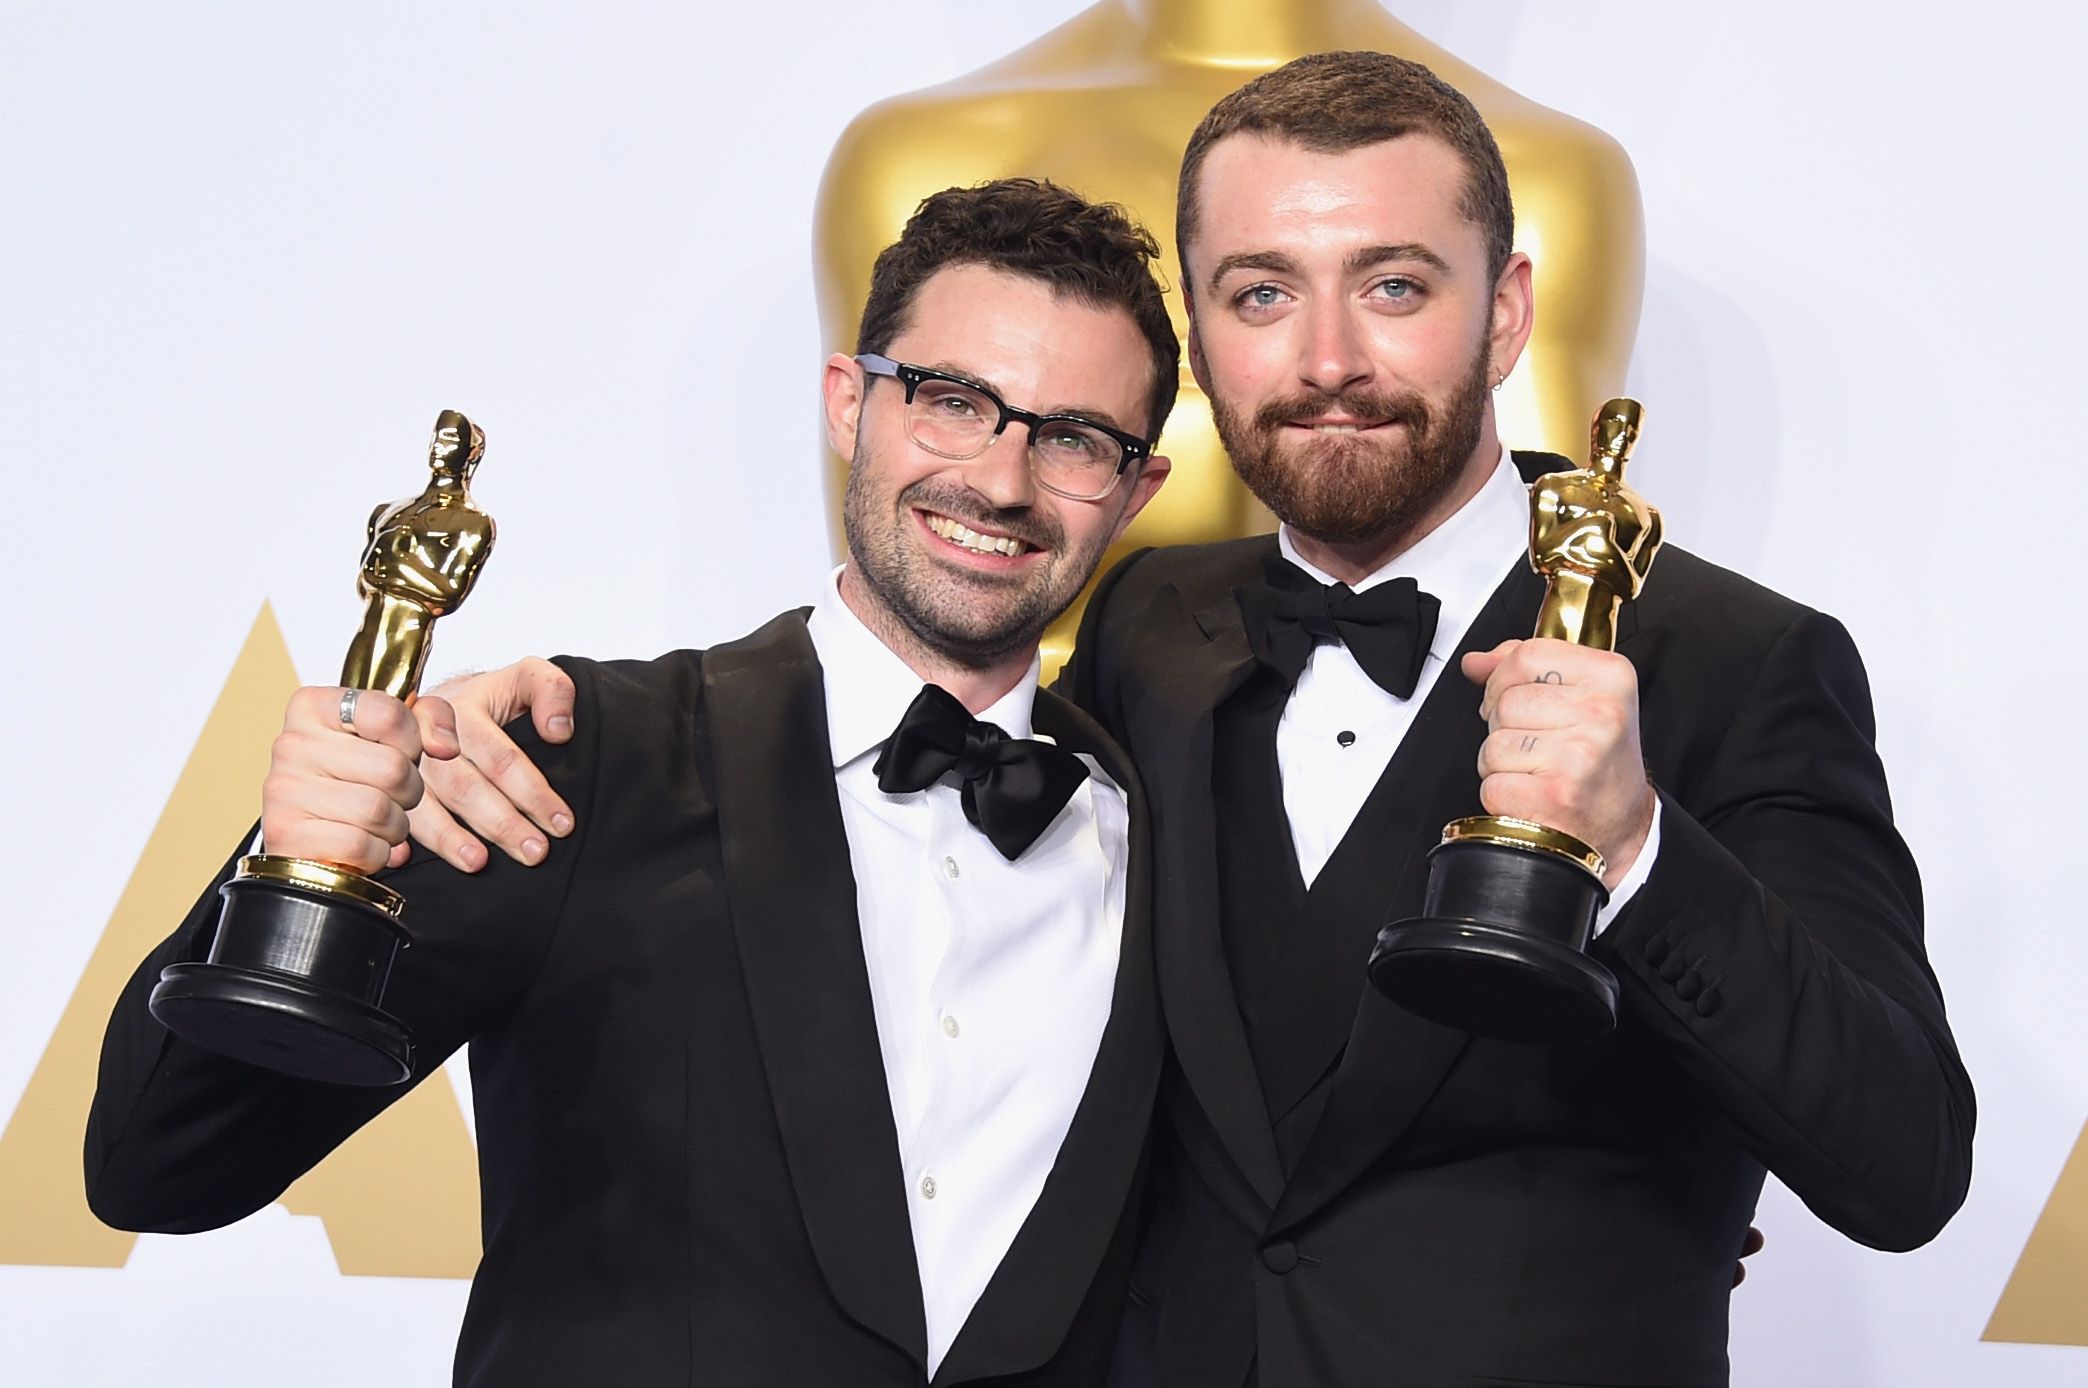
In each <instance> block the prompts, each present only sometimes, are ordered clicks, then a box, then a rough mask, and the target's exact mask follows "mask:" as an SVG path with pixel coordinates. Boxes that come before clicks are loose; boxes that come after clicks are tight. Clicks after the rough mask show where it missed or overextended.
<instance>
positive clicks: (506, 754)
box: [481, 739, 522, 778]
mask: <svg viewBox="0 0 2088 1388" xmlns="http://www.w3.org/2000/svg"><path fill="white" fill-rule="evenodd" d="M521 760H522V749H521V748H519V747H517V746H516V745H515V744H514V743H512V742H509V741H507V740H505V739H503V740H502V741H501V743H500V745H499V746H497V747H491V748H488V749H487V751H486V755H485V756H484V757H483V758H482V759H481V764H482V765H483V766H484V768H485V771H486V774H487V775H489V776H492V777H495V778H499V777H502V776H505V775H507V774H508V772H510V771H513V770H514V769H515V765H516V763H517V762H519V761H521Z"/></svg>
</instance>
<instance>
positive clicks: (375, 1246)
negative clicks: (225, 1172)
mask: <svg viewBox="0 0 2088 1388" xmlns="http://www.w3.org/2000/svg"><path fill="white" fill-rule="evenodd" d="M297 684H298V680H297V672H296V669H295V668H294V667H293V666H292V665H291V662H290V652H289V649H288V648H287V647H286V646H285V645H284V643H283V633H282V630H281V629H280V628H279V627H278V626H277V625H276V619H275V613H274V612H273V611H272V610H271V609H270V608H269V606H268V604H266V603H263V604H262V606H261V611H260V613H259V614H258V615H257V616H256V617H255V618H254V625H253V628H252V630H250V631H249V632H248V633H247V639H246V644H245V645H244V646H243V647H242V648H241V650H240V652H239V657H238V659H236V660H235V661H234V662H233V664H232V672H231V674H230V675H228V676H227V677H226V679H225V687H224V689H223V691H222V692H220V693H219V695H218V699H217V703H216V705H215V706H214V707H213V708H212V709H211V711H210V716H209V718H208V719H207V720H206V721H205V723H204V725H203V732H202V735H201V736H200V737H198V738H197V739H196V746H195V750H194V751H193V752H191V753H190V754H189V759H188V764H187V765H186V766H184V767H183V768H182V771H181V776H180V778H179V779H178V780H176V782H175V783H174V791H173V794H171V795H170V796H168V798H167V806H166V808H165V809H164V810H162V811H161V812H160V817H159V822H158V824H156V825H154V826H153V830H152V835H151V837H150V838H148V839H147V840H146V843H145V849H144V852H143V853H142V854H141V855H140V856H139V858H138V864H137V866H136V867H135V868H134V869H132V872H131V878H130V882H129V883H128V884H127V885H126V886H125V887H124V889H123V895H122V896H121V897H120V898H118V900H117V902H116V910H115V913H114V914H113V915H112V916H110V918H109V923H108V925H107V927H105V928H104V929H103V931H102V937H101V940H100V942H99V943H98V944H97V945H96V946H95V948H94V954H93V956H92V957H91V958H90V959H89V960H88V961H87V968H86V971H85V972H84V973H83V974H81V976H80V981H79V984H78V985H77V986H76V987H75V988H74V989H73V995H72V998H71V1000H70V1001H69V1002H67V1004H66V1006H65V1011H64V1013H63V1015H62V1016H61V1017H60V1018H59V1021H58V1029H57V1031H56V1032H55V1033H53V1034H52V1037H51V1042H50V1044H49V1045H48V1046H47V1047H45V1049H44V1053H43V1056H42V1058H41V1059H40V1060H39V1061H38V1062H37V1066H36V1071H35V1073H34V1074H32V1075H31V1076H30V1078H29V1087H28V1088H27V1090H25V1091H24V1092H23V1095H22V1102H21V1104H20V1105H19V1106H18V1107H17V1108H16V1109H15V1111H14V1115H13V1117H12V1118H11V1119H10V1120H9V1122H8V1124H7V1128H6V1131H5V1132H4V1133H0V1263H32V1264H44V1265H51V1266H58V1267H121V1266H123V1264H124V1263H125V1261H127V1260H128V1259H129V1257H130V1252H131V1248H132V1247H133V1245H135V1244H136V1243H137V1238H138V1236H137V1235H135V1234H128V1233H123V1232H121V1231H118V1230H115V1229H111V1228H108V1227H107V1226H106V1225H103V1224H102V1223H101V1222H100V1221H99V1220H97V1219H95V1217H94V1216H93V1214H91V1213H90V1212H89V1211H88V1209H87V1197H86V1192H85V1189H84V1187H83V1182H82V1177H81V1173H80V1141H81V1136H82V1134H84V1133H85V1132H86V1129H87V1104H88V1100H89V1098H90V1097H91V1096H92V1095H93V1093H94V1079H95V1067H96V1063H97V1061H98V1060H99V1057H100V1054H101V1034H102V1026H103V1024H104V1023H105V1022H106V1021H107V1020H108V1016H109V1009H110V1008H111V1007H113V1006H114V1005H115V1002H116V995H117V994H118V993H119V992H121V991H122V989H123V984H124V981H125V980H126V979H128V978H129V977H130V975H131V972H132V971H133V970H134V969H136V968H137V965H138V961H139V960H140V959H143V958H144V957H145V955H146V954H147V953H149V952H150V951H151V949H152V947H153V946H154V945H155V944H157V943H158V942H159V941H160V940H161V939H162V938H164V937H165V935H166V933H167V931H169V930H170V929H172V928H173V926H174V923H175V922H176V921H178V920H180V919H181V918H182V916H183V915H185V914H187V911H188V908H189V905H190V903H192V902H193V901H194V900H195V897H196V893H197V891H199V890H200V889H201V887H202V886H203V884H204V883H205V882H207V881H208V880H209V877H210V874H211V873H212V872H214V871H215V870H216V868H217V865H218V864H219V863H221V862H223V861H224V859H225V855H226V854H227V853H228V852H230V850H231V847H232V845H233V844H235V843H236V842H237V841H238V838H239V836H240V835H241V834H242V833H244V832H246V830H247V827H248V826H249V825H250V824H252V822H253V817H254V805H255V799H256V796H257V794H258V788H259V786H260V784H261V781H262V777H263V776H264V775H265V774H266V772H267V769H268V748H269V744H270V742H271V741H273V740H274V737H275V733H276V729H277V728H279V727H280V726H281V725H282V721H283V705H284V704H285V703H286V702H287V701H288V700H289V697H290V693H291V691H292V690H293V689H295V688H296V687H297ZM282 1203H283V1205H284V1207H285V1208H287V1209H289V1210H290V1211H291V1212H292V1213H293V1214H305V1215H316V1216H318V1218H319V1219H320V1220H321V1221H322V1222H323V1223H324V1224H325V1226H326V1233H327V1238H328V1239H329V1241H330V1242H331V1243H332V1245H333V1251H334V1259H335V1261H336V1262H338V1263H339V1264H340V1268H341V1271H342V1272H344V1273H347V1274H349V1275H351V1276H359V1277H469V1276H471V1273H472V1269H473V1268H474V1267H476V1266H477V1264H478V1251H479V1232H478V1175H477V1157H476V1154H475V1152H474V1150H473V1148H472V1144H471V1134H470V1132H469V1131H468V1130H467V1129H466V1128H465V1125H464V1114H463V1111H462V1109H460V1108H459V1106H458V1104H457V1096H456V1091H455V1090H453V1089H452V1088H451V1087H450V1086H449V1085H448V1084H446V1083H444V1082H442V1081H440V1080H436V1079H431V1080H430V1081H429V1082H427V1083H424V1084H422V1085H420V1086H419V1087H418V1088H416V1089H415V1090H413V1092H412V1093H410V1094H408V1095H406V1096H405V1097H404V1098H403V1099H401V1100H400V1101H399V1102H398V1103H396V1104H394V1105H392V1107H391V1108H389V1109H387V1110H385V1112H384V1113H383V1114H382V1115H381V1116H379V1117H378V1118H377V1119H376V1120H375V1121H374V1122H372V1123H370V1124H369V1125H368V1126H366V1127H365V1128H363V1130H362V1131H361V1132H359V1133H357V1134H356V1135H355V1136H354V1137H352V1138H350V1139H349V1140H348V1141H347V1142H345V1143H343V1144H342V1145H341V1146H340V1148H339V1149H338V1150H336V1151H335V1152H334V1153H333V1155H332V1156H330V1157H328V1158H327V1159H326V1160H325V1161H323V1162H321V1163H320V1164H319V1165H318V1166H317V1167H314V1168H313V1169H312V1170H311V1171H310V1172H309V1173H307V1174H306V1175H305V1177H304V1178H303V1179H302V1180H300V1181H298V1182H297V1184H295V1185H293V1186H292V1187H290V1189H289V1190H288V1191H286V1192H284V1194H283V1200H282Z"/></svg>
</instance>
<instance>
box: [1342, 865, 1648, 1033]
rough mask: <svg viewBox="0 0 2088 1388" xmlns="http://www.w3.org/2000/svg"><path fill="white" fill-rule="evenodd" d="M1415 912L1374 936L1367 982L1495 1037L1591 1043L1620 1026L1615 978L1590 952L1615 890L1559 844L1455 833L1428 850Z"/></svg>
mask: <svg viewBox="0 0 2088 1388" xmlns="http://www.w3.org/2000/svg"><path fill="white" fill-rule="evenodd" d="M1428 865H1429V873H1428V894H1427V897H1426V898H1425V900H1424V902H1423V904H1422V908H1421V909H1422V914H1421V915H1420V916H1418V917H1415V918H1412V919H1409V920H1402V921H1394V922H1393V923H1392V924H1391V925H1388V926H1386V927H1385V928H1384V930H1382V931H1380V932H1379V934H1378V942H1377V948H1376V949H1375V950H1373V951H1372V952H1371V955H1370V981H1371V983H1372V984H1373V985H1375V986H1376V988H1377V990H1378V992H1380V993H1382V994H1383V995H1384V996H1385V997H1387V998H1389V999H1390V1000H1391V1001H1393V1002H1395V1003H1397V1004H1399V1005H1400V1006H1401V1007H1404V1008H1406V1009H1407V1010H1408V1011H1409V1012H1413V1013H1415V1014H1416V1015H1418V1016H1421V1017H1424V1018H1426V1019H1428V1020H1429V1021H1431V1022H1437V1023H1440V1024H1442V1025H1443V1026H1448V1027H1456V1028H1457V1029H1458V1030H1460V1031H1469V1032H1471V1033H1473V1034H1474V1035H1477V1036H1484V1037H1490V1038H1492V1039H1494V1040H1497V1041H1531V1042H1563V1041H1593V1040H1597V1039H1599V1038H1601V1037H1603V1036H1606V1035H1608V1034H1609V1032H1610V1031H1611V1030H1612V1029H1613V1028H1615V1026H1616V1024H1617V980H1616V977H1615V976H1614V975H1613V974H1611V973H1610V971H1609V970H1608V969H1606V968H1604V967H1603V966H1602V965H1601V964H1600V963H1599V962H1597V961H1596V960H1593V959H1590V958H1589V957H1588V956H1587V954H1586V953H1585V952H1584V951H1585V950H1586V948H1587V943H1588V938H1589V936H1590V935H1591V934H1592V933H1593V931H1594V928H1595V914H1596V912H1597V911H1599V910H1601V909H1602V904H1603V903H1604V902H1606V901H1607V900H1609V892H1608V891H1607V890H1606V889H1604V887H1603V885H1602V880H1601V879H1600V878H1599V877H1597V876H1596V875H1595V874H1594V873H1592V872H1590V871H1589V870H1588V869H1587V868H1586V867H1584V866H1583V865H1581V864H1580V863H1578V862H1576V861H1574V860H1573V859H1571V858H1568V857H1565V856H1563V855H1560V854H1556V853H1549V852H1543V851H1538V850H1533V849H1530V848H1528V847H1524V846H1519V845H1515V844H1509V843H1499V842H1488V841H1486V840H1483V839H1453V840H1450V841H1448V842H1445V843H1442V844H1439V845H1437V846H1436V848H1435V849H1434V850H1433V851H1432V852H1430V854H1429V864H1428Z"/></svg>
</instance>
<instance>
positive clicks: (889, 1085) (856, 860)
mask: <svg viewBox="0 0 2088 1388" xmlns="http://www.w3.org/2000/svg"><path fill="white" fill-rule="evenodd" d="M838 572H839V571H838V570H837V571H836V573H837V574H838ZM810 632H811V637H812V645H813V648H814V649H815V650H816V651H817V652H818V654H819V664H820V668H821V669H822V670H823V672H824V674H825V684H826V705H827V734H828V737H829V739H830V741H831V743H832V751H833V764H834V785H835V789H836V790H837V791H838V792H839V794H840V801H841V820H842V824H843V827H844V828H845V830H846V832H847V835H848V856H849V863H850V865H851V866H852V867H853V868H854V871H855V881H856V910H857V912H858V914H859V916H860V918H861V922H862V933H863V958H864V960H865V962H866V963H867V964H868V965H869V974H870V1000H871V1004H872V1006H873V1008H874V1009H875V1012H876V1016H877V1040H878V1047H879V1050H880V1052H881V1054H882V1057H883V1060H884V1072H885V1085H886V1089H887V1091H888V1092H889V1094H890V1097H891V1103H892V1122H893V1126H894V1127H895V1129H896V1130H897V1132H898V1137H899V1158H900V1163H901V1168H902V1170H903V1171H904V1173H905V1179H906V1197H907V1200H906V1203H907V1212H908V1214H909V1216H910V1217H911V1220H912V1225H913V1242H914V1258H915V1261H916V1263H917V1265H918V1266H919V1269H920V1275H921V1295H922V1300H923V1303H924V1307H925V1310H926V1312H927V1322H928V1366H927V1367H928V1372H929V1374H930V1375H931V1376H932V1375H933V1374H934V1373H935V1370H936V1367H937V1365H939V1364H940V1363H941V1362H942V1358H943V1356H944V1354H946V1353H947V1352H948V1351H949V1348H950V1345H951V1343H952V1342H953V1341H954V1340H955V1339H956V1338H957V1332H958V1330H959V1329H960V1328H961V1327H962V1326H963V1324H964V1320H965V1317H966V1316H968V1315H969V1314H970V1313H971V1309H972V1307H973V1306H974V1305H975V1304H976V1303H977V1302H978V1299H979V1295H980V1293H982V1292H983V1291H985V1289H986V1283H987V1281H988V1280H989V1279H990V1278H991V1277H992V1276H993V1272H994V1269H995V1268H997V1267H999V1266H1000V1261H1001V1258H1002V1257H1003V1256H1005V1255H1006V1253H1007V1251H1008V1247H1009V1245H1010V1244H1012V1243H1013V1242H1014V1239H1015V1234H1016V1231H1017V1230H1019V1229H1020V1228H1021V1227H1022V1223H1023V1221H1024V1219H1026V1218H1027V1217H1028V1215H1029V1212H1030V1209H1031V1207H1032V1206H1034V1205H1035V1204H1036V1201H1037V1196H1038V1194H1039V1193H1040V1192H1041V1191H1042V1190H1043V1188H1044V1178H1045V1177H1046V1176H1048V1175H1049V1174H1050V1173H1051V1168H1052V1164H1053V1163H1054V1162H1055V1161H1056V1160H1057V1158H1058V1150H1059V1145H1060V1143H1061V1142H1063V1141H1064V1139H1065V1136H1066V1132H1067V1130H1068V1129H1069V1128H1070V1127H1071V1126H1072V1124H1073V1112H1074V1109H1075V1108H1076V1107H1078V1105H1079V1103H1080V1098H1081V1095H1082V1094H1083V1093H1085V1092H1086V1089H1087V1082H1088V1074H1089V1071H1091V1070H1092V1069H1093V1068H1094V1063H1095V1053H1096V1051H1097V1050H1098V1049H1099V1048H1100V1047H1101V1043H1102V1031H1103V1028H1104V1027H1105V1026H1106V1025H1107V1024H1108V1021H1109V1010H1110V999H1111V995H1112V993H1113V991H1114V988H1115V984H1116V968H1117V951H1118V946H1119V943H1120V941H1121V937H1122V933H1123V923H1124V875H1125V868H1126V863H1125V858H1126V854H1127V852H1128V850H1129V837H1128V834H1129V818H1128V810H1127V807H1126V805H1125V802H1124V795H1123V792H1122V790H1121V789H1119V788H1118V787H1117V785H1116V784H1115V783H1114V782H1113V781H1111V780H1110V779H1109V778H1108V776H1107V775H1106V774H1104V772H1103V771H1102V769H1101V768H1100V767H1099V766H1097V765H1096V764H1095V762H1094V759H1093V758H1091V757H1086V756H1085V755H1084V754H1083V758H1082V759H1083V760H1084V761H1086V762H1087V764H1088V770H1089V771H1090V773H1092V774H1091V775H1090V777H1089V779H1088V780H1086V781H1084V782H1083V783H1082V784H1081V786H1080V787H1079V789H1077V790H1076V791H1074V793H1073V798H1072V800H1071V801H1069V802H1068V803H1067V805H1066V808H1065V809H1063V810H1061V811H1060V812H1059V815H1058V818H1057V819H1055V820H1053V821H1052V823H1051V825H1050V827H1048V828H1047V829H1046V830H1045V831H1044V834H1043V835H1042V836H1041V837H1040V838H1038V839H1037V841H1036V842H1035V843H1033V844H1031V845H1030V846H1029V848H1027V849H1025V850H1024V851H1023V853H1022V855H1021V857H1019V858H1017V859H1016V860H1015V861H1014V862H1012V863H1011V862H1009V861H1008V860H1007V859H1005V858H1003V857H1002V856H1001V855H1000V853H999V851H998V850H997V849H995V848H994V847H993V845H992V844H991V843H989V842H988V841H987V839H986V836H985V835H984V834H982V833H980V832H979V831H978V830H977V829H976V828H974V827H973V826H972V825H971V824H970V823H969V822H968V821H967V820H966V819H965V818H964V811H963V809H962V808H961V807H960V805H959V801H958V794H959V792H958V785H959V783H958V781H957V780H956V778H955V777H954V776H947V777H945V778H944V779H943V780H942V781H941V782H939V783H937V784H935V785H932V786H929V787H928V788H927V789H925V790H920V791H914V792H910V793H906V794H898V795H887V794H886V793H885V792H883V791H881V790H879V789H878V787H877V777H876V776H875V774H874V773H873V772H872V771H871V764H872V763H873V762H874V761H875V760H876V759H877V752H878V749H879V748H880V747H881V746H882V744H883V743H884V741H885V739H887V738H888V737H890V736H891V734H892V730H893V729H894V728H896V727H897V726H898V724H899V720H900V717H901V716H902V715H903V714H904V713H905V712H906V709H907V706H908V705H909V704H911V703H912V702H913V700H914V698H915V696H916V695H918V694H919V693H920V692H921V683H922V681H921V677H920V676H919V675H917V674H915V673H914V672H913V671H912V670H911V669H909V668H908V667H907V665H906V663H905V662H904V661H902V660H900V659H899V657H898V656H897V655H894V654H893V653H892V651H891V650H890V649H889V648H887V647H886V646H885V645H884V643H882V642H881V641H879V640H878V639H877V638H876V636H874V635H873V634H872V633H871V632H870V630H869V628H867V627H865V626H864V625H863V623H862V622H861V620H859V619H858V618H857V617H856V615H855V613H854V612H852V611H850V610H849V608H848V605H847V604H846V603H845V602H843V601H842V599H841V596H840V593H839V591H838V589H837V588H836V586H835V584H834V583H832V582H830V583H829V584H828V585H827V587H826V589H825V591H824V593H823V595H822V596H821V598H820V601H819V603H818V605H817V606H816V607H815V608H814V609H813V612H812V618H811V623H810ZM1037 672H1038V666H1037V665H1036V664H1035V663H1032V664H1031V666H1030V669H1029V673H1028V674H1027V675H1025V676H1024V677H1023V679H1022V680H1021V682H1020V683H1018V684H1017V685H1016V687H1015V688H1014V689H1012V690H1010V691H1009V692H1008V693H1007V694H1006V695H1005V696H1004V697H1002V698H1001V700H1000V701H999V702H998V703H996V704H994V705H993V706H992V707H991V708H989V709H987V710H985V711H984V712H983V713H981V714H979V715H978V716H979V717H980V718H981V719H982V720H983V721H985V722H988V723H993V724H995V725H997V726H998V727H1000V728H1001V729H1002V730H1003V731H1005V732H1006V733H1007V734H1008V735H1009V736H1010V737H1033V736H1036V734H1035V732H1034V730H1033V729H1032V727H1031V724H1030V716H1031V710H1032V707H1033V705H1034V703H1035V700H1036V696H1037ZM1042 740H1046V741H1048V740H1049V739H1042Z"/></svg>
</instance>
